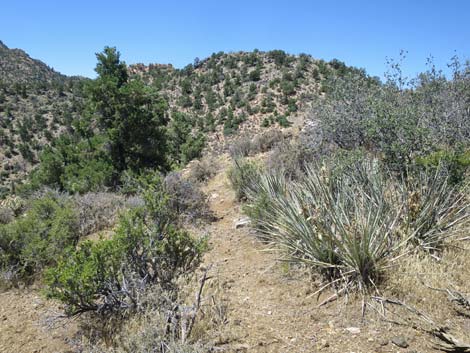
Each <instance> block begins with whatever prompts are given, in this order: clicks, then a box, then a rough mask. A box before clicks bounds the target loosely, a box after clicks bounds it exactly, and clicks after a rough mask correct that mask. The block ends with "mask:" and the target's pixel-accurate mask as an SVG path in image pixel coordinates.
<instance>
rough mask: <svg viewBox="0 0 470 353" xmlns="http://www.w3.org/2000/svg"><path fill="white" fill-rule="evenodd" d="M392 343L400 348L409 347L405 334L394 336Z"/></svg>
mask: <svg viewBox="0 0 470 353" xmlns="http://www.w3.org/2000/svg"><path fill="white" fill-rule="evenodd" d="M392 343H393V344H394V345H395V346H398V347H400V348H408V346H409V344H408V342H407V341H406V338H405V337H403V336H395V337H393V338H392Z"/></svg>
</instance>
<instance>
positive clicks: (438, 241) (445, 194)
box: [402, 168, 470, 251]
mask: <svg viewBox="0 0 470 353" xmlns="http://www.w3.org/2000/svg"><path fill="white" fill-rule="evenodd" d="M468 191H469V190H468V184H465V185H463V186H461V187H458V186H454V185H452V183H450V180H449V176H448V175H446V174H444V173H443V172H442V168H437V169H436V170H435V171H434V172H429V171H427V172H426V171H423V172H420V173H417V174H416V175H414V176H412V177H409V178H408V179H407V180H406V181H405V183H404V185H403V191H402V194H403V198H404V205H405V211H406V212H405V214H404V219H403V228H404V233H405V234H406V235H407V236H408V239H409V240H410V241H411V242H412V243H414V244H415V245H418V246H420V247H422V248H423V249H425V250H431V251H433V250H437V249H439V248H440V247H441V246H442V244H443V242H444V240H445V239H447V238H449V237H451V236H452V235H453V234H455V232H454V231H455V230H456V229H458V227H457V226H458V225H459V224H462V223H463V222H464V221H466V220H467V219H468V218H469V216H470V212H469V200H468Z"/></svg>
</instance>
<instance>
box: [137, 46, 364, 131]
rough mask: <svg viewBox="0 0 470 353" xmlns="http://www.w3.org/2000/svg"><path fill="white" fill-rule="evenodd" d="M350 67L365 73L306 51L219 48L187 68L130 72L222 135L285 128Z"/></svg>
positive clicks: (143, 68)
mask: <svg viewBox="0 0 470 353" xmlns="http://www.w3.org/2000/svg"><path fill="white" fill-rule="evenodd" d="M347 71H356V72H361V71H360V70H358V69H355V68H351V67H347V66H346V65H345V64H344V63H342V62H340V61H338V60H332V61H331V62H329V63H327V62H325V61H323V60H317V59H314V58H313V57H312V56H310V55H307V54H300V55H289V54H287V53H286V52H284V51H282V50H273V51H269V52H260V51H258V50H254V51H253V52H235V53H223V52H219V53H214V54H212V55H211V56H210V57H209V58H206V59H204V60H199V59H197V58H196V59H195V61H194V63H193V64H189V65H187V66H186V67H185V68H183V69H175V68H173V67H172V66H171V65H158V64H155V65H148V66H145V65H143V64H135V65H130V66H129V72H130V73H131V74H132V75H134V76H140V77H141V78H142V79H143V80H144V82H146V83H147V84H148V85H150V86H152V87H155V88H156V89H157V90H159V91H160V92H161V93H162V94H163V95H164V97H165V98H166V99H167V101H168V103H169V107H170V110H171V111H180V112H185V113H187V114H190V115H191V116H192V118H193V121H194V126H195V127H197V128H199V129H201V130H202V131H204V132H217V133H218V136H219V140H220V139H224V138H225V137H227V136H230V135H232V134H233V133H235V132H237V131H238V130H240V131H243V132H245V133H246V132H247V133H250V134H255V133H257V132H258V131H259V130H261V129H262V128H267V127H271V126H277V127H286V126H289V125H290V124H291V122H292V121H296V120H298V118H301V117H302V116H303V115H304V114H305V113H306V112H307V111H308V110H309V108H310V104H311V102H312V98H314V97H317V96H318V95H319V94H321V93H322V92H324V91H325V90H326V87H325V86H324V83H323V82H324V81H325V79H326V78H327V77H330V76H332V75H344V74H345V73H346V72H347Z"/></svg>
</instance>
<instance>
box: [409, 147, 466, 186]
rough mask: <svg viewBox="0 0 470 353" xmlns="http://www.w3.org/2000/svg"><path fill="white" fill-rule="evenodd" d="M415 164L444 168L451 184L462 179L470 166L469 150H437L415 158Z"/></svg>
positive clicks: (433, 168) (431, 167) (435, 168)
mask: <svg viewBox="0 0 470 353" xmlns="http://www.w3.org/2000/svg"><path fill="white" fill-rule="evenodd" d="M416 164H417V165H418V166H423V167H425V168H426V169H430V170H438V169H441V170H445V171H446V173H447V174H448V176H449V182H450V183H451V184H453V185H457V184H460V183H461V182H463V181H464V179H465V176H466V173H467V170H468V168H469V166H470V150H463V151H459V150H439V151H436V152H433V153H430V154H428V155H426V156H423V157H418V158H416Z"/></svg>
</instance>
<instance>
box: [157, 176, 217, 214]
mask: <svg viewBox="0 0 470 353" xmlns="http://www.w3.org/2000/svg"><path fill="white" fill-rule="evenodd" d="M164 187H165V191H166V192H167V193H168V195H169V196H170V199H169V204H168V206H169V207H170V208H171V209H172V211H174V212H175V213H176V214H178V215H180V216H181V217H182V220H184V221H195V220H206V221H207V220H211V219H212V218H213V214H212V212H211V211H210V209H209V205H208V202H207V197H206V195H205V194H204V193H203V192H202V191H201V190H200V189H199V188H198V187H197V186H196V185H194V184H193V183H192V182H191V181H189V180H187V179H184V178H183V177H182V176H181V173H178V172H172V173H170V174H168V175H167V176H166V177H165V180H164Z"/></svg>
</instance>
